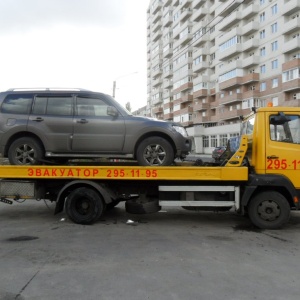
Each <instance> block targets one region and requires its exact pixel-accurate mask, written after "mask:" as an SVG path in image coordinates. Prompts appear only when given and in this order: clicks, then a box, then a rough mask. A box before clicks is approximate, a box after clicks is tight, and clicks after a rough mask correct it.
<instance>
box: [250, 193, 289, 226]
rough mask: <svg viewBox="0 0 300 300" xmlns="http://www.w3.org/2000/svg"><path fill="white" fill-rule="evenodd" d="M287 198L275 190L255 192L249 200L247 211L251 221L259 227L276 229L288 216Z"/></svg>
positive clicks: (286, 220)
mask: <svg viewBox="0 0 300 300" xmlns="http://www.w3.org/2000/svg"><path fill="white" fill-rule="evenodd" d="M290 210H291V208H290V205H289V203H288V201H287V199H286V198H285V197H284V196H283V195H282V194H280V193H278V192H276V191H266V192H262V193H259V194H257V195H256V196H254V198H253V199H252V200H251V201H250V204H249V208H248V213H249V218H250V220H251V221H252V223H253V224H254V225H255V226H257V227H259V228H261V229H278V228H280V227H282V226H283V225H284V224H285V223H287V222H288V220H289V218H290Z"/></svg>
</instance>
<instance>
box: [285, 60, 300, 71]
mask: <svg viewBox="0 0 300 300" xmlns="http://www.w3.org/2000/svg"><path fill="white" fill-rule="evenodd" d="M299 67H300V58H297V59H292V60H289V61H287V62H285V63H283V64H282V71H283V72H284V71H287V70H291V69H295V68H299Z"/></svg>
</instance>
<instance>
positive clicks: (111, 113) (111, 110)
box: [107, 106, 119, 118]
mask: <svg viewBox="0 0 300 300" xmlns="http://www.w3.org/2000/svg"><path fill="white" fill-rule="evenodd" d="M107 115H108V116H112V117H114V118H115V117H117V116H118V115H119V112H118V111H117V109H116V108H115V107H114V106H108V107H107Z"/></svg>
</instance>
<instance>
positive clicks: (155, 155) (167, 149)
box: [136, 137, 174, 166]
mask: <svg viewBox="0 0 300 300" xmlns="http://www.w3.org/2000/svg"><path fill="white" fill-rule="evenodd" d="M136 157H137V161H138V163H139V165H140V166H169V165H171V164H172V163H173V161H174V151H173V148H172V146H171V145H170V143H169V142H168V141H167V140H165V139H164V138H161V137H149V138H147V139H145V140H144V141H142V142H141V143H140V145H139V146H138V148H137V155H136Z"/></svg>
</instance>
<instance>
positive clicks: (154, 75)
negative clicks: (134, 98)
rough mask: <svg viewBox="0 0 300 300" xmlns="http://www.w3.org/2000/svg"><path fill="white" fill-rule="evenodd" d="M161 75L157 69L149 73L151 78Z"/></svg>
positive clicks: (160, 70) (160, 71)
mask: <svg viewBox="0 0 300 300" xmlns="http://www.w3.org/2000/svg"><path fill="white" fill-rule="evenodd" d="M161 74H162V69H161V68H158V69H156V70H154V71H152V72H151V75H152V76H153V77H157V76H158V75H161Z"/></svg>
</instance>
